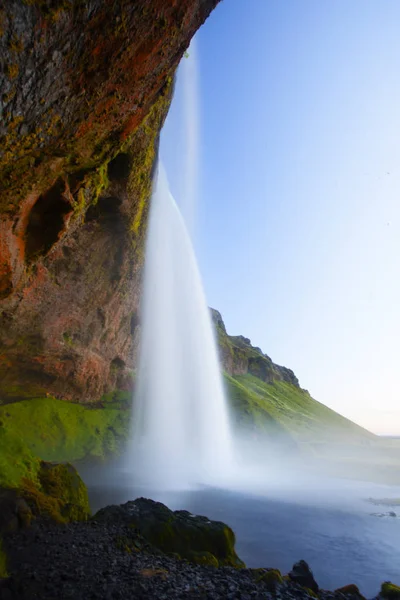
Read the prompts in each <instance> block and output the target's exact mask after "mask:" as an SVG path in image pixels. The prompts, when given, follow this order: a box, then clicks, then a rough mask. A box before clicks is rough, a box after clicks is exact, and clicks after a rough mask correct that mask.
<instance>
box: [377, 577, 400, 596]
mask: <svg viewBox="0 0 400 600" xmlns="http://www.w3.org/2000/svg"><path fill="white" fill-rule="evenodd" d="M380 596H381V597H382V598H385V600H400V587H399V586H398V585H395V584H394V583H391V582H390V581H385V583H382V587H381V591H380Z"/></svg>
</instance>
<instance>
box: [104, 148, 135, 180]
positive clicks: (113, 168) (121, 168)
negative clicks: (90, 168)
mask: <svg viewBox="0 0 400 600" xmlns="http://www.w3.org/2000/svg"><path fill="white" fill-rule="evenodd" d="M130 170H131V159H130V156H129V154H126V153H125V152H121V153H120V154H118V155H117V156H116V157H115V158H113V159H112V160H111V161H110V162H109V163H108V170H107V175H108V178H109V180H110V181H121V180H124V179H128V177H129V172H130Z"/></svg>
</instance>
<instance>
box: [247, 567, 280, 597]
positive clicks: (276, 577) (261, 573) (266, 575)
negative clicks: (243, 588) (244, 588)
mask: <svg viewBox="0 0 400 600" xmlns="http://www.w3.org/2000/svg"><path fill="white" fill-rule="evenodd" d="M254 576H255V579H256V582H257V583H261V582H262V583H264V584H265V585H266V587H267V589H268V591H269V592H271V593H275V592H276V589H277V587H278V586H279V585H281V584H282V583H283V578H282V575H281V572H280V571H279V570H278V569H256V570H255V573H254Z"/></svg>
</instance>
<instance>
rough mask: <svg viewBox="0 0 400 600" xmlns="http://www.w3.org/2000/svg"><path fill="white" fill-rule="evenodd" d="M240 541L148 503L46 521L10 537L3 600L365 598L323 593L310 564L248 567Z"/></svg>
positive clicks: (350, 590)
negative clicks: (237, 546) (282, 569)
mask: <svg viewBox="0 0 400 600" xmlns="http://www.w3.org/2000/svg"><path fill="white" fill-rule="evenodd" d="M143 533H146V536H145V535H143ZM234 541H235V540H234V534H233V532H232V530H231V529H230V528H229V527H228V526H226V525H224V524H223V523H219V522H215V521H210V520H208V519H207V518H205V517H197V516H195V515H191V514H190V513H188V512H186V511H175V512H172V511H170V510H169V509H168V508H167V507H165V506H164V505H162V504H160V503H156V502H153V501H151V500H146V499H139V500H136V501H135V502H128V503H126V504H124V505H121V506H111V507H107V508H105V509H102V510H101V511H99V512H98V513H97V514H96V515H95V516H94V517H92V518H91V519H89V520H86V521H78V522H72V523H63V524H56V523H54V522H52V521H49V520H48V519H47V518H46V517H43V516H41V517H38V518H36V519H34V521H33V523H32V524H31V525H30V526H29V527H23V528H20V529H19V530H18V531H17V532H14V533H13V534H11V535H10V534H9V535H6V536H5V537H4V546H5V549H6V553H7V558H8V572H9V577H8V578H6V579H3V580H0V599H1V600H17V599H21V600H31V599H34V598H40V599H41V600H55V599H57V600H67V599H70V600H72V599H74V600H89V599H93V600H96V599H98V600H100V599H105V600H114V599H115V600H118V599H121V600H122V599H124V600H126V599H129V598H132V599H133V598H135V599H142V598H157V599H159V600H163V599H164V600H165V599H170V598H182V599H184V598H185V599H188V598H204V599H205V598H208V599H210V600H214V599H221V600H222V599H229V600H236V599H238V600H239V599H240V600H250V599H252V600H253V599H254V600H258V599H261V598H263V599H266V598H271V599H272V598H288V599H290V598H300V599H301V598H304V599H309V598H316V597H317V598H320V599H321V600H328V599H329V600H333V599H337V600H343V599H345V598H348V599H349V598H358V599H360V598H362V596H361V594H360V593H359V591H358V589H357V588H356V586H353V585H350V586H347V587H346V588H342V589H340V590H336V591H335V592H330V591H325V590H320V589H319V587H318V584H317V583H316V582H315V580H314V578H313V576H312V573H311V571H310V570H309V568H308V565H307V564H306V563H304V561H300V562H299V563H297V564H296V565H295V566H294V567H293V569H292V571H291V572H290V573H289V574H288V575H287V576H282V575H281V574H280V573H279V571H277V570H275V569H249V568H245V567H244V566H241V565H243V563H241V561H240V559H239V558H238V557H237V555H236V553H235V551H234V547H233V544H234ZM156 544H157V545H156ZM160 547H163V548H164V551H162V550H161V549H160ZM167 549H169V552H168V553H167V552H166V550H167ZM177 549H179V550H180V553H179V552H177ZM211 550H213V552H214V554H213V553H212V552H211ZM185 553H186V557H185V556H184V554H185ZM188 553H191V555H190V554H188ZM187 557H189V558H187ZM199 563H200V564H199ZM223 564H225V565H228V566H220V565H223ZM217 565H219V566H217ZM233 565H235V566H233ZM380 597H381V598H385V599H387V600H398V599H399V598H400V588H396V587H395V586H391V587H389V586H388V585H387V584H386V587H385V584H384V585H383V586H382V590H381V596H380Z"/></svg>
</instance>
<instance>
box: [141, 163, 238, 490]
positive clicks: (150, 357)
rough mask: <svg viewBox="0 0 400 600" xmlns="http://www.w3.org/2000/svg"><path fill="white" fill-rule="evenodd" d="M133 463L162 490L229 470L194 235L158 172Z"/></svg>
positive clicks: (216, 476) (204, 480) (223, 417)
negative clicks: (188, 228)
mask: <svg viewBox="0 0 400 600" xmlns="http://www.w3.org/2000/svg"><path fill="white" fill-rule="evenodd" d="M133 428H134V430H133V437H134V442H133V448H132V453H133V454H131V456H132V457H133V460H134V463H135V467H136V469H135V470H136V472H137V473H138V472H139V476H140V479H141V480H143V479H144V480H145V483H147V484H151V485H154V486H157V487H160V486H161V487H182V486H186V485H190V484H195V483H207V482H208V483H216V482H217V481H218V480H220V478H221V477H223V476H226V475H227V470H229V467H230V457H231V442H230V434H229V423H228V415H227V409H226V405H225V398H224V392H223V385H222V380H221V374H220V371H219V364H218V357H217V350H216V345H215V341H214V336H213V329H212V324H211V319H210V314H209V310H208V307H207V303H206V299H205V295H204V291H203V287H202V283H201V278H200V274H199V270H198V267H197V263H196V257H195V255H194V251H193V247H192V244H191V240H190V237H189V235H188V233H187V229H186V226H185V223H184V221H183V218H182V216H181V214H180V211H179V209H178V207H177V205H176V203H175V201H174V199H173V197H172V195H171V193H170V191H169V187H168V181H167V177H166V173H165V171H164V169H163V167H162V165H160V166H159V169H158V174H157V180H156V183H155V189H154V193H153V197H152V205H151V213H150V222H149V229H148V238H147V247H146V266H145V278H144V291H143V313H142V339H141V353H140V360H139V370H138V380H137V386H136V394H135V399H134V411H133Z"/></svg>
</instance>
